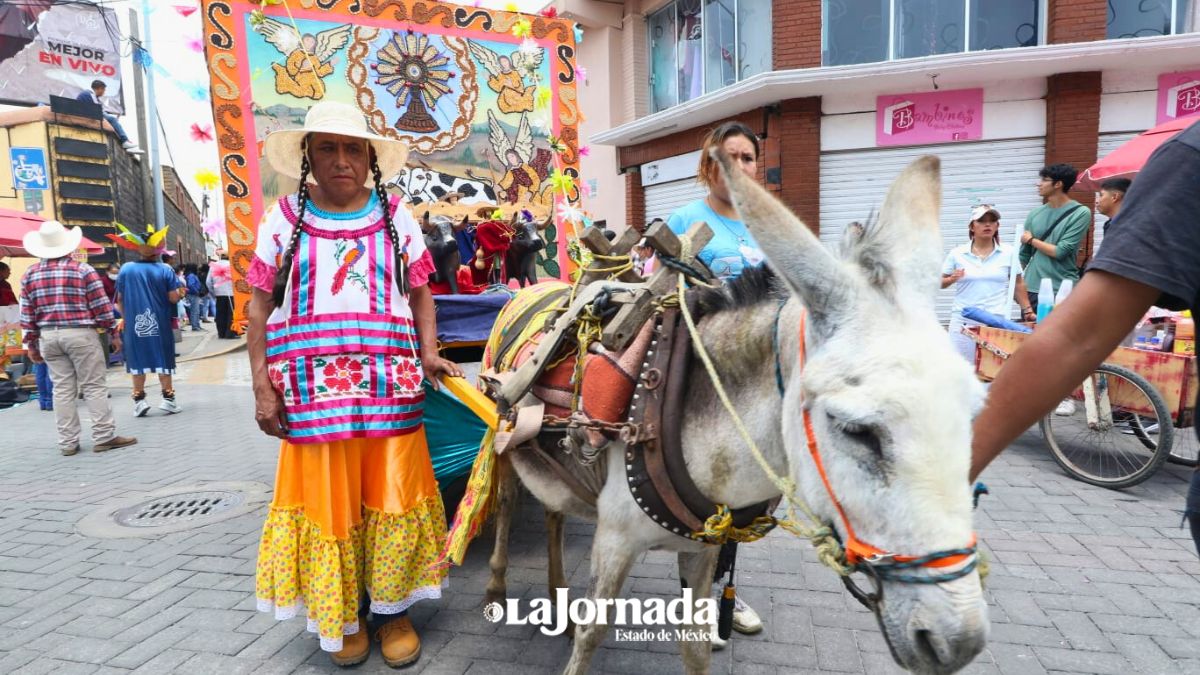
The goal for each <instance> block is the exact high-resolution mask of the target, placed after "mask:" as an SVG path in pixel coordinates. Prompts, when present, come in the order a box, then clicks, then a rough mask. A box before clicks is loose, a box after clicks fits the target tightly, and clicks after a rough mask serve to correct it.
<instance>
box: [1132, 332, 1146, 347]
mask: <svg viewBox="0 0 1200 675" xmlns="http://www.w3.org/2000/svg"><path fill="white" fill-rule="evenodd" d="M1133 348H1134V349H1147V348H1148V343H1147V342H1146V336H1145V335H1139V336H1137V339H1136V340H1134V341H1133Z"/></svg>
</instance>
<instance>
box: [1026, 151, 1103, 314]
mask: <svg viewBox="0 0 1200 675" xmlns="http://www.w3.org/2000/svg"><path fill="white" fill-rule="evenodd" d="M1038 175H1040V176H1041V180H1040V181H1039V182H1038V194H1039V195H1040V196H1041V197H1042V198H1043V199H1045V200H1046V203H1045V204H1042V205H1041V206H1039V207H1037V208H1036V209H1034V210H1033V211H1031V212H1030V213H1029V215H1028V216H1027V217H1026V218H1025V232H1024V233H1022V234H1021V252H1020V260H1021V266H1022V267H1023V268H1025V284H1026V286H1028V287H1029V302H1030V303H1032V304H1033V306H1034V307H1037V303H1038V297H1037V296H1038V289H1039V288H1040V286H1041V282H1042V279H1050V281H1051V283H1052V285H1053V286H1054V292H1055V293H1057V292H1058V287H1059V285H1061V284H1062V282H1063V280H1064V279H1070V280H1072V281H1078V280H1079V267H1078V266H1076V264H1075V255H1076V254H1077V253H1078V252H1079V246H1080V244H1081V243H1083V239H1084V237H1086V236H1087V232H1088V228H1090V227H1091V226H1092V212H1091V209H1089V208H1088V207H1086V206H1084V205H1083V204H1080V203H1079V202H1077V201H1075V200H1073V199H1071V198H1070V197H1068V196H1067V191H1068V190H1070V189H1071V186H1072V185H1074V184H1075V178H1076V177H1077V176H1078V172H1077V171H1075V167H1073V166H1071V165H1070V164H1051V165H1050V166H1047V167H1046V168H1044V169H1042V170H1041V172H1039V174H1038Z"/></svg>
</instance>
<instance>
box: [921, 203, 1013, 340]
mask: <svg viewBox="0 0 1200 675" xmlns="http://www.w3.org/2000/svg"><path fill="white" fill-rule="evenodd" d="M967 240H968V241H967V243H965V244H962V245H961V246H957V247H955V248H953V249H951V250H950V253H948V254H947V255H946V260H945V262H943V263H942V288H949V287H951V286H954V310H953V312H952V313H951V315H950V340H951V341H952V342H954V347H955V349H957V350H958V353H959V354H961V355H962V357H963V358H964V359H966V360H967V361H969V362H970V363H972V364H974V363H975V342H974V341H973V340H972V339H971V338H969V337H967V336H966V335H964V334H963V333H962V328H963V326H978V325H980V324H979V322H978V321H972V320H971V319H967V318H964V317H963V310H964V309H967V308H968V307H977V308H979V309H982V310H985V311H987V312H990V313H992V314H995V315H996V316H999V317H1001V318H1004V319H1007V318H1009V317H1008V307H1009V302H1010V298H1007V297H1005V296H1006V295H1007V292H1008V279H1009V275H1010V274H1011V272H1012V266H1013V265H1017V264H1018V263H1017V261H1016V259H1015V253H1014V252H1013V250H1012V249H1011V248H1009V247H1007V246H1005V245H1003V244H1001V243H1000V212H999V211H997V210H996V208H995V207H993V206H991V205H990V204H980V205H979V206H976V207H975V208H973V209H971V220H970V222H968V223H967ZM1011 299H1012V300H1016V301H1017V304H1019V305H1020V306H1021V319H1022V320H1024V321H1032V320H1033V319H1034V318H1035V317H1034V314H1033V307H1031V306H1030V304H1029V294H1028V293H1026V292H1025V279H1024V277H1022V276H1021V273H1020V272H1019V271H1018V272H1017V283H1016V286H1015V287H1014V289H1013V297H1012V298H1011Z"/></svg>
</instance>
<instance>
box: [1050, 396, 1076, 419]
mask: <svg viewBox="0 0 1200 675" xmlns="http://www.w3.org/2000/svg"><path fill="white" fill-rule="evenodd" d="M1054 414H1055V415H1060V416H1062V417H1070V416H1071V415H1074V414H1075V401H1073V400H1072V399H1066V400H1065V401H1063V402H1062V403H1059V404H1058V407H1057V408H1055V409H1054Z"/></svg>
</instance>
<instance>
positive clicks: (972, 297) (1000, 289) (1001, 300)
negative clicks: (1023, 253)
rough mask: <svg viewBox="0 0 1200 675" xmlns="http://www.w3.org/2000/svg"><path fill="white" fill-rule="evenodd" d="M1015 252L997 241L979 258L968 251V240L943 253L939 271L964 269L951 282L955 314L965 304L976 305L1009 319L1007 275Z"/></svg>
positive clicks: (969, 246)
mask: <svg viewBox="0 0 1200 675" xmlns="http://www.w3.org/2000/svg"><path fill="white" fill-rule="evenodd" d="M1017 264H1018V263H1017V259H1016V255H1015V251H1012V250H1010V249H1009V247H1007V246H1004V245H1002V244H997V245H996V248H995V249H993V250H992V252H991V254H990V255H988V256H987V257H986V258H980V257H979V256H977V255H975V254H974V253H972V252H971V243H970V242H967V243H966V244H963V245H962V246H957V247H955V248H953V249H951V250H950V253H948V254H947V255H946V261H945V262H944V263H942V274H953V273H954V271H955V270H964V271H965V274H964V275H963V278H961V279H959V280H958V281H957V282H955V283H954V286H952V287H951V288H953V289H954V313H955V314H961V313H962V311H963V309H964V308H966V307H978V308H980V309H982V310H986V311H988V312H991V313H992V314H996V315H998V316H1002V317H1004V318H1008V297H1007V296H1008V277H1009V274H1010V272H1011V270H1012V266H1013V265H1017Z"/></svg>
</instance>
